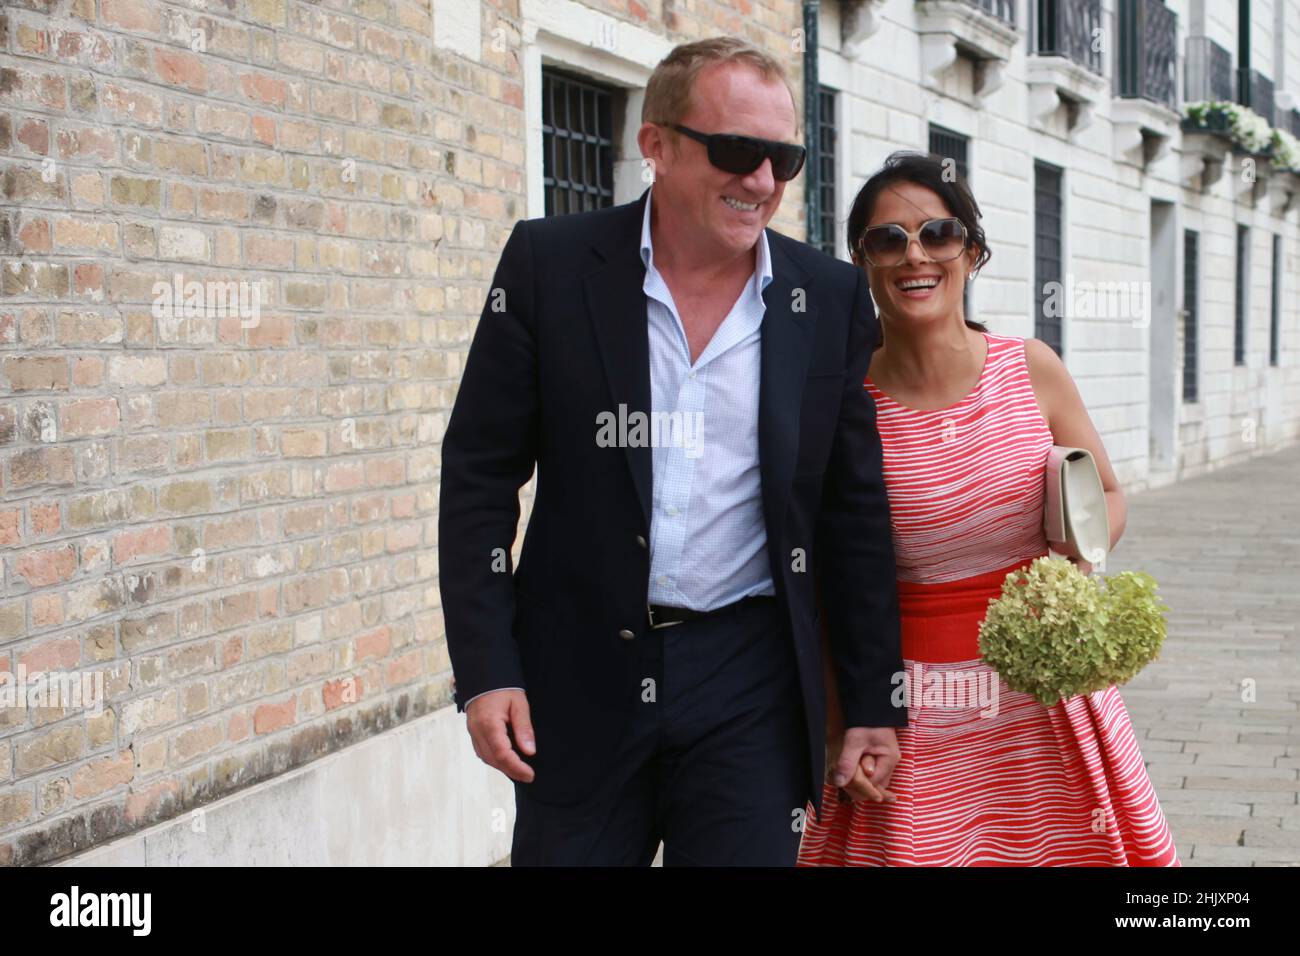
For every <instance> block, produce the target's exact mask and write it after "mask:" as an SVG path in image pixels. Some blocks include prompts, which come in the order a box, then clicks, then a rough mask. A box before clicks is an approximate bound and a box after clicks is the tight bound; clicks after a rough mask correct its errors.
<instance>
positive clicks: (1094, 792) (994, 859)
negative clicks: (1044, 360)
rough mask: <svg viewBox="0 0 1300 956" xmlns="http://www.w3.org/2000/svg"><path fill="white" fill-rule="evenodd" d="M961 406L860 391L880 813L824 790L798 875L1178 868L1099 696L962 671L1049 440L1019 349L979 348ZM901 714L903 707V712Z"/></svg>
mask: <svg viewBox="0 0 1300 956" xmlns="http://www.w3.org/2000/svg"><path fill="white" fill-rule="evenodd" d="M984 335H985V338H986V339H987V340H988V357H987V359H986V360H985V363H984V368H983V370H982V371H981V373H980V378H979V382H978V383H977V384H976V386H975V389H974V391H972V392H971V393H970V394H969V395H967V396H966V397H965V398H964V399H962V400H961V401H960V402H958V403H957V404H955V405H951V406H949V407H948V408H944V409H938V410H933V411H919V410H916V409H912V408H908V407H906V406H903V405H900V404H898V403H897V402H895V401H894V400H893V399H891V398H889V396H887V395H885V394H884V393H883V392H881V391H880V390H879V389H878V388H876V387H875V385H874V384H872V382H871V380H870V379H868V380H867V381H866V382H865V387H866V389H867V390H868V392H869V393H870V395H871V397H872V398H873V399H874V400H875V402H876V409H877V425H878V428H879V431H880V438H881V443H882V446H883V450H884V477H885V485H886V488H887V490H888V493H889V503H890V509H891V520H892V526H893V540H894V547H895V552H896V556H897V562H898V597H899V610H900V614H901V619H902V644H903V646H902V650H903V658H904V668H905V674H906V676H907V679H906V680H904V681H901V682H898V683H897V684H896V689H895V699H896V701H901V702H904V703H906V704H907V706H908V707H909V716H908V720H909V724H908V726H907V727H906V728H900V729H899V731H898V741H899V748H900V750H901V758H900V760H899V763H898V765H897V767H896V768H895V770H894V774H893V778H892V781H891V783H890V789H891V790H892V791H893V792H894V793H895V794H896V795H897V797H898V800H897V802H896V803H893V804H877V803H872V802H861V803H841V802H840V801H839V798H838V791H837V789H836V787H835V786H834V785H832V784H829V783H828V784H826V788H825V791H824V793H823V808H822V813H821V816H820V819H818V818H817V817H816V816H815V815H814V814H813V812H812V810H811V805H810V808H809V812H808V814H807V816H806V821H807V822H806V823H805V829H804V834H803V842H802V845H801V848H800V853H799V865H800V866H1178V865H1179V863H1178V859H1177V855H1176V852H1175V848H1174V843H1173V839H1172V837H1171V836H1170V833H1169V828H1168V826H1167V824H1166V822H1165V818H1164V814H1163V813H1162V812H1161V810H1160V804H1159V802H1158V801H1157V799H1156V794H1155V791H1154V789H1153V788H1152V786H1151V781H1150V779H1149V777H1148V776H1147V772H1146V768H1145V766H1144V765H1143V761H1142V754H1141V752H1140V751H1139V749H1138V745H1137V740H1136V738H1135V737H1134V735H1133V728H1132V726H1131V725H1130V723H1129V717H1128V712H1127V711H1126V710H1125V707H1124V703H1123V701H1122V700H1121V699H1120V695H1119V692H1118V691H1117V690H1116V689H1115V687H1114V686H1111V687H1109V688H1107V689H1106V690H1104V691H1098V692H1096V693H1093V694H1088V695H1085V696H1078V697H1072V698H1070V699H1068V700H1065V701H1062V702H1058V703H1056V704H1053V705H1052V706H1050V707H1047V706H1044V705H1043V704H1041V703H1039V702H1038V701H1037V700H1035V699H1034V698H1033V697H1031V696H1030V695H1028V694H1022V693H1017V692H1016V691H1013V690H1011V689H1010V688H1008V687H1007V686H1006V684H1005V683H1002V682H1001V681H1000V680H999V679H998V677H997V674H996V672H995V671H994V670H993V669H992V668H990V667H989V666H988V665H986V664H984V663H982V662H981V661H980V659H979V657H980V654H979V639H978V629H979V624H980V622H981V621H982V620H983V617H984V612H985V611H986V609H987V607H988V602H989V601H990V600H991V599H994V598H996V597H998V595H999V594H1000V593H1001V587H1002V581H1003V579H1004V578H1005V577H1006V575H1007V573H1008V572H1010V571H1012V570H1014V569H1016V568H1019V567H1023V566H1026V565H1028V564H1029V563H1030V562H1031V561H1032V560H1033V559H1034V558H1036V557H1039V556H1041V555H1044V554H1047V551H1048V549H1047V541H1046V539H1045V537H1044V534H1043V528H1042V524H1043V504H1044V499H1045V494H1046V491H1045V487H1044V485H1045V474H1044V472H1045V469H1046V460H1047V453H1048V451H1049V449H1050V448H1051V447H1052V443H1053V442H1052V434H1051V431H1050V429H1049V428H1048V424H1047V422H1046V421H1045V420H1044V418H1043V416H1042V413H1041V412H1040V411H1039V408H1038V404H1037V402H1036V401H1035V399H1034V392H1033V388H1032V386H1031V385H1030V379H1029V369H1028V366H1027V364H1026V360H1025V352H1024V339H1022V338H1018V337H1015V336H1008V335H996V334H993V333H988V332H986V333H984ZM918 704H919V705H920V706H918Z"/></svg>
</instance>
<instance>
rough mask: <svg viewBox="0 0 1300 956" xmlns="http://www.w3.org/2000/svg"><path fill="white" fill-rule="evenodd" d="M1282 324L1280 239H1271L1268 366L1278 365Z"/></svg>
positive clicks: (1275, 237) (1277, 237) (1276, 237)
mask: <svg viewBox="0 0 1300 956" xmlns="http://www.w3.org/2000/svg"><path fill="white" fill-rule="evenodd" d="M1281 322H1282V237H1281V236H1274V237H1273V301H1272V305H1271V307H1270V311H1269V315H1268V364H1269V365H1277V364H1278V335H1279V332H1280V331H1281V330H1280V329H1279V326H1280V325H1281Z"/></svg>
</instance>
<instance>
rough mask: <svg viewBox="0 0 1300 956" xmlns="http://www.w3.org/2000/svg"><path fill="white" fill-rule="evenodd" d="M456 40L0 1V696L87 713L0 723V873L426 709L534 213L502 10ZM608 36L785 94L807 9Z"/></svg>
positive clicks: (635, 12)
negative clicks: (520, 247)
mask: <svg viewBox="0 0 1300 956" xmlns="http://www.w3.org/2000/svg"><path fill="white" fill-rule="evenodd" d="M462 2H463V0H462ZM448 9H450V8H449V7H446V6H445V5H444V4H443V3H442V2H441V0H440V2H438V3H436V4H434V5H433V7H432V8H431V5H430V3H429V2H428V0H423V2H422V0H321V2H317V3H307V2H297V0H187V2H184V3H165V2H151V0H5V4H4V8H3V9H2V10H0V281H2V285H0V562H2V566H3V590H2V591H0V670H5V671H10V672H11V673H13V674H15V675H16V674H17V673H18V671H19V670H20V669H25V670H26V671H27V672H28V673H29V674H31V673H34V672H37V671H54V672H65V673H66V672H78V673H82V674H86V675H99V676H100V678H101V679H102V681H103V689H104V694H105V697H106V702H105V706H103V707H102V708H94V707H85V706H53V707H51V706H44V707H42V706H36V707H23V706H16V707H0V864H23V863H39V862H44V861H48V860H52V859H56V858H58V857H60V856H64V855H67V854H69V853H71V852H74V851H76V850H79V849H82V848H85V847H87V846H91V845H94V844H97V843H102V842H103V841H105V840H108V839H110V838H112V837H114V836H116V835H120V834H123V833H127V832H130V831H132V830H135V829H138V828H141V827H143V826H146V825H148V824H150V823H153V822H156V821H159V820H163V819H166V818H169V817H173V816H176V815H178V814H182V813H186V812H190V811H192V810H195V808H201V807H202V806H203V805H204V804H205V803H207V802H210V801H211V800H213V799H215V798H217V797H219V796H221V795H223V794H225V793H228V792H231V791H233V790H236V789H238V788H241V787H245V786H248V785H249V784H251V783H254V782H257V781H259V780H263V779H266V778H268V777H271V776H274V775H276V774H279V773H282V772H284V771H285V770H287V769H289V768H292V767H294V766H297V765H300V764H302V763H304V762H306V761H310V760H312V759H314V758H316V757H319V756H321V755H324V754H326V753H329V752H331V751H334V750H336V749H338V748H341V747H344V746H346V745H347V744H349V743H352V742H355V741H357V740H360V739H363V738H365V737H368V736H370V735H374V734H377V733H379V732H382V731H383V730H384V729H386V728H388V727H391V726H394V725H396V724H398V723H401V722H403V721H408V720H410V719H412V718H414V717H417V716H419V715H421V714H424V713H427V712H430V711H431V710H433V709H436V708H439V707H442V706H445V705H446V704H447V702H448V700H449V693H450V691H449V682H450V673H449V667H448V660H447V654H446V649H445V643H444V639H443V625H442V618H441V614H440V610H439V607H440V602H439V598H438V592H437V556H436V547H435V546H436V544H437V542H436V502H437V477H438V461H439V459H438V444H439V440H440V437H441V435H442V431H443V428H444V426H445V423H446V417H447V414H448V410H449V409H450V406H451V403H452V400H453V398H454V395H455V389H456V381H457V377H458V373H459V370H460V367H461V363H462V362H463V359H464V354H465V350H466V348H467V346H468V342H469V339H470V336H471V334H472V330H473V325H474V321H475V318H476V316H477V314H478V311H479V309H480V307H481V305H482V302H483V300H484V298H485V296H486V292H487V289H486V286H487V281H488V280H489V279H490V276H491V274H492V271H493V269H494V267H495V263H496V256H497V252H498V250H499V249H500V247H501V245H502V244H503V243H504V240H505V237H506V235H507V234H508V232H509V228H510V226H511V225H512V224H513V222H514V220H515V219H517V218H519V217H520V216H522V215H524V210H525V206H526V204H525V202H524V189H525V178H526V177H525V170H524V167H523V163H524V159H523V156H524V147H523V143H524V131H525V129H526V123H525V117H524V114H523V104H524V90H523V86H522V75H521V70H520V62H521V57H520V50H519V43H520V42H521V41H520V39H519V38H520V31H519V17H520V10H519V7H518V4H517V3H499V4H492V3H487V4H483V5H482V8H481V23H480V27H481V33H482V36H483V39H484V42H483V44H482V48H481V50H480V51H478V52H479V53H480V55H479V56H478V57H477V58H473V57H470V58H466V57H464V56H461V55H459V54H457V53H454V52H451V51H449V50H446V49H443V48H440V46H439V45H438V43H437V42H436V40H435V36H436V34H435V29H434V24H435V20H436V18H437V17H438V16H439V15H441V11H443V10H448ZM600 9H601V10H602V11H603V12H605V13H607V14H608V15H610V16H612V17H615V18H617V19H620V20H624V21H628V22H631V23H634V24H635V25H637V26H638V27H640V28H641V29H644V30H650V31H654V32H656V33H658V34H660V35H667V36H669V37H671V38H672V39H674V40H678V39H686V38H691V37H695V36H702V35H708V34H713V33H719V32H736V33H747V34H749V35H750V36H751V37H753V38H755V39H757V40H758V41H759V42H761V43H763V44H765V45H767V46H768V47H769V48H771V49H773V50H774V51H775V52H778V53H780V54H781V55H783V56H786V57H787V58H788V62H790V64H791V68H792V72H793V73H794V75H795V76H796V77H798V75H799V72H800V71H799V68H798V63H799V60H798V53H797V52H793V50H794V47H793V45H792V43H791V40H790V36H789V33H790V30H791V29H793V28H794V27H797V25H798V23H799V4H798V2H797V0H786V2H773V3H770V4H767V5H759V4H757V3H754V4H751V3H749V2H746V0H740V2H736V3H710V2H694V3H689V4H688V3H683V2H674V0H662V2H659V3H655V2H646V3H638V2H636V0H627V2H626V3H610V4H605V5H600ZM493 37H506V38H507V42H505V43H504V44H492V43H490V42H488V41H489V40H490V39H491V38H493ZM801 203H802V199H801V194H800V193H799V192H798V191H796V190H795V189H792V190H790V191H789V192H788V193H787V201H786V204H785V208H784V209H783V211H782V215H781V219H780V220H779V223H778V224H779V225H780V226H781V227H782V228H783V229H784V230H785V231H789V232H792V233H794V234H801V230H802V205H801ZM36 703H38V704H39V703H42V701H36ZM430 759H433V760H436V759H438V755H436V754H434V755H430Z"/></svg>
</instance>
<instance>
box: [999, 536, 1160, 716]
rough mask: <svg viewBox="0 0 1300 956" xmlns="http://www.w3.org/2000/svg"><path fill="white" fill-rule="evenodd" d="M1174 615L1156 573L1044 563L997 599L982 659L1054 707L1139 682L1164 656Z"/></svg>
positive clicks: (1012, 577)
mask: <svg viewBox="0 0 1300 956" xmlns="http://www.w3.org/2000/svg"><path fill="white" fill-rule="evenodd" d="M1103 581H1104V586H1103V583H1102V582H1103ZM1167 611H1168V608H1167V607H1166V606H1165V604H1164V602H1163V601H1161V600H1160V598H1159V597H1158V596H1157V595H1156V581H1155V578H1153V577H1151V575H1149V574H1145V573H1143V572H1141V571H1125V572H1123V573H1121V574H1116V575H1113V576H1111V577H1108V578H1104V579H1102V578H1100V577H1089V576H1087V575H1085V574H1084V573H1083V572H1081V571H1080V570H1079V569H1078V568H1077V567H1075V566H1074V564H1073V563H1072V562H1070V561H1067V560H1066V559H1065V558H1046V557H1044V558H1037V559H1035V560H1034V562H1033V563H1032V564H1031V565H1030V566H1029V567H1028V568H1023V569H1020V570H1017V571H1013V572H1011V573H1010V574H1008V575H1007V579H1006V580H1005V581H1004V582H1002V595H1001V596H1000V597H998V598H996V599H994V600H991V601H989V608H988V612H987V614H986V615H985V617H984V621H983V622H982V623H981V624H980V633H979V642H980V654H981V656H982V658H983V660H984V662H985V663H987V664H988V665H989V666H990V667H992V668H993V669H994V670H996V671H997V672H998V675H999V676H1000V677H1001V678H1002V679H1003V680H1004V681H1006V684H1007V686H1008V687H1010V688H1011V689H1012V690H1016V691H1021V692H1023V693H1026V694H1032V695H1033V696H1034V697H1036V698H1037V699H1038V700H1039V701H1040V702H1041V703H1043V704H1044V705H1051V704H1054V703H1056V701H1058V700H1061V699H1063V698H1066V697H1074V696H1076V695H1078V694H1090V693H1092V692H1094V691H1098V690H1105V689H1106V688H1107V687H1109V686H1110V685H1111V684H1123V683H1125V682H1126V681H1128V680H1131V679H1132V678H1133V676H1134V675H1135V674H1137V672H1138V671H1140V670H1141V669H1142V668H1143V667H1145V666H1146V665H1147V664H1149V663H1151V661H1153V660H1155V658H1156V656H1157V655H1158V654H1159V652H1160V646H1161V644H1163V643H1164V639H1165V631H1166V627H1165V613H1166V612H1167Z"/></svg>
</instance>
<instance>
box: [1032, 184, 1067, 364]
mask: <svg viewBox="0 0 1300 956" xmlns="http://www.w3.org/2000/svg"><path fill="white" fill-rule="evenodd" d="M1061 176H1062V171H1061V168H1060V167H1059V166H1052V165H1050V164H1048V163H1044V162H1035V163H1034V297H1035V300H1036V302H1037V305H1038V308H1037V310H1036V312H1035V314H1034V337H1035V338H1038V339H1042V340H1043V341H1044V342H1046V343H1047V344H1048V345H1050V346H1051V347H1052V349H1053V350H1054V351H1055V352H1056V354H1057V355H1060V354H1061V346H1062V341H1061V332H1062V329H1061V324H1062V323H1061V316H1062V315H1063V313H1064V311H1065V307H1066V303H1065V302H1064V298H1063V296H1064V292H1063V288H1062V273H1063V271H1064V269H1063V267H1062V245H1061ZM1053 292H1055V294H1054V295H1053V294H1052V293H1053ZM1049 313H1051V314H1049Z"/></svg>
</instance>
